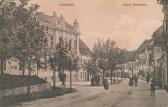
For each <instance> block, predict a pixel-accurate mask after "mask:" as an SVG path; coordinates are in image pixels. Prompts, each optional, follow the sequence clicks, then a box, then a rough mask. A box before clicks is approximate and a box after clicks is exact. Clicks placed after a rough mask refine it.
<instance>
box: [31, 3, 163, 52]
mask: <svg viewBox="0 0 168 107" xmlns="http://www.w3.org/2000/svg"><path fill="white" fill-rule="evenodd" d="M30 3H37V4H39V5H40V9H39V10H40V11H43V12H44V13H45V14H48V15H52V14H53V11H55V12H56V13H57V15H58V16H59V15H60V14H63V16H64V17H65V20H66V21H67V22H69V23H70V24H72V23H73V21H74V20H75V19H77V21H78V22H79V26H80V32H81V36H80V38H81V39H82V40H83V41H84V42H85V43H86V45H87V46H88V47H89V48H90V49H92V47H93V45H94V43H95V42H96V41H97V39H104V40H106V39H108V38H109V39H112V40H114V41H115V42H116V45H117V46H118V47H119V48H126V49H128V50H130V51H131V50H135V49H137V48H138V47H139V46H140V44H141V43H142V42H143V41H144V40H145V39H150V38H151V37H152V34H153V32H154V31H155V30H156V29H157V28H158V27H160V26H161V25H162V23H163V21H162V20H163V13H162V6H161V5H159V4H157V0H31V1H30Z"/></svg>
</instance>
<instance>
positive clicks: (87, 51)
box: [79, 39, 92, 56]
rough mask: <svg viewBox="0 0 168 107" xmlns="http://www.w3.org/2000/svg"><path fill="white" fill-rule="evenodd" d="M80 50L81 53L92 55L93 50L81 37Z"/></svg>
mask: <svg viewBox="0 0 168 107" xmlns="http://www.w3.org/2000/svg"><path fill="white" fill-rule="evenodd" d="M79 51H80V54H81V55H85V56H90V55H91V52H92V51H91V50H90V49H89V48H88V47H87V45H86V44H85V43H84V42H83V41H82V40H81V39H79Z"/></svg>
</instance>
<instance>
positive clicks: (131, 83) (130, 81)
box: [129, 77, 133, 86]
mask: <svg viewBox="0 0 168 107" xmlns="http://www.w3.org/2000/svg"><path fill="white" fill-rule="evenodd" d="M129 86H133V78H132V77H130V78H129Z"/></svg>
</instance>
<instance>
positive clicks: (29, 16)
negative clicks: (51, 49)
mask: <svg viewBox="0 0 168 107" xmlns="http://www.w3.org/2000/svg"><path fill="white" fill-rule="evenodd" d="M13 3H15V8H14V9H13V10H11V13H12V19H13V21H14V23H13V26H14V28H15V29H14V33H15V39H14V40H13V41H14V43H15V44H14V50H15V51H13V56H14V57H16V58H18V59H19V60H22V61H24V67H25V66H26V67H27V69H28V76H29V77H30V76H31V72H32V70H34V69H33V66H32V65H33V64H34V63H35V62H34V60H33V59H39V57H38V56H37V54H38V53H41V52H42V50H43V48H44V45H43V44H44V43H43V40H44V37H45V36H46V35H45V28H44V26H41V25H40V24H39V22H38V20H37V19H36V17H35V14H36V12H37V9H38V7H39V6H38V5H36V4H35V5H31V6H30V7H28V6H27V4H28V0H20V1H19V5H16V1H13ZM29 81H30V78H28V81H27V85H28V91H27V94H28V95H29V94H30V84H29Z"/></svg>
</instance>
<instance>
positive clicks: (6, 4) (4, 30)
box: [0, 0, 16, 74]
mask: <svg viewBox="0 0 168 107" xmlns="http://www.w3.org/2000/svg"><path fill="white" fill-rule="evenodd" d="M15 5H16V4H15V3H14V2H13V1H9V0H2V1H0V7H1V8H0V12H1V14H0V60H1V74H3V73H4V62H5V61H6V59H8V58H10V57H11V56H12V51H13V46H14V42H13V39H14V35H15V32H14V28H15V27H14V26H13V24H14V21H13V17H12V13H11V11H12V10H13V9H14V7H15Z"/></svg>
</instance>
